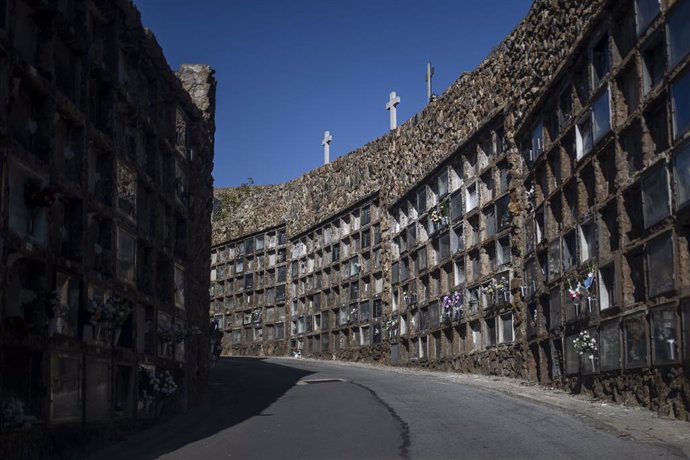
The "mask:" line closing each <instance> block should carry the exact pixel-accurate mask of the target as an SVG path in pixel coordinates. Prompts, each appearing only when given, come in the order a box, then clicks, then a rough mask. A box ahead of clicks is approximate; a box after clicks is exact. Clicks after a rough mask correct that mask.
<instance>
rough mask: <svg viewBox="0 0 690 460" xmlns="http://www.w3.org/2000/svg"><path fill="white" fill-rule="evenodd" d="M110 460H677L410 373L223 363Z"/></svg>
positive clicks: (614, 435) (511, 400)
mask: <svg viewBox="0 0 690 460" xmlns="http://www.w3.org/2000/svg"><path fill="white" fill-rule="evenodd" d="M93 458H94V459H96V460H109V459H118V460H120V459H126V460H135V459H152V458H164V459H176V460H177V459H180V460H181V459H204V460H210V459H224V458H238V459H394V458H405V459H407V458H409V459H475V458H481V459H490V458H491V459H493V458H496V459H503V458H506V459H508V458H509V459H521V458H529V459H560V458H563V459H584V458H608V459H652V458H685V457H684V456H683V455H682V452H681V451H679V450H678V449H677V448H674V447H671V446H669V445H663V444H658V443H657V444H653V443H641V442H637V441H634V440H632V439H630V438H628V437H622V436H621V433H620V432H617V431H616V429H613V428H611V427H610V425H605V424H602V423H597V421H596V419H592V418H588V417H581V416H578V415H577V414H574V413H569V412H568V411H567V410H563V409H560V408H557V407H554V406H551V405H546V404H542V403H540V402H539V401H530V400H526V399H524V398H519V397H514V396H511V395H509V394H505V393H504V392H498V391H495V390H492V389H486V388H482V387H479V386H476V385H466V384H462V383H460V382H454V381H449V380H448V379H443V378H440V377H435V376H430V375H428V374H420V373H415V372H405V373H400V372H391V371H388V370H385V369H374V368H367V367H361V366H346V365H343V364H338V363H328V362H315V361H302V360H298V359H258V358H256V359H253V358H224V359H221V360H220V361H219V362H218V364H217V365H216V367H215V369H214V370H213V375H212V388H211V399H210V401H209V403H208V404H205V405H203V406H201V407H198V408H196V409H195V410H193V411H192V412H191V413H190V414H188V415H185V416H179V417H176V418H174V419H172V420H169V421H167V422H164V423H162V424H161V425H159V426H156V427H154V428H151V429H149V430H147V431H145V432H142V433H139V434H137V435H135V436H132V437H130V438H129V439H127V440H126V441H124V442H122V443H120V444H117V445H114V446H112V447H110V448H108V449H105V450H103V451H101V452H99V453H98V454H97V455H95V456H94V457H93Z"/></svg>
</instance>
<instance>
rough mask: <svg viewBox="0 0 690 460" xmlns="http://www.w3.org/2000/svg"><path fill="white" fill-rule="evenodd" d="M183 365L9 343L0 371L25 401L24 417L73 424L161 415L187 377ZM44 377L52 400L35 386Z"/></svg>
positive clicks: (7, 391)
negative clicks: (181, 367)
mask: <svg viewBox="0 0 690 460" xmlns="http://www.w3.org/2000/svg"><path fill="white" fill-rule="evenodd" d="M178 367H179V365H178V364H176V363H173V362H166V361H163V362H161V363H155V364H154V363H153V362H151V361H149V363H147V364H139V365H138V366H137V365H136V364H135V363H134V362H127V361H126V360H117V361H115V362H112V361H111V359H110V358H109V357H104V356H97V355H91V354H86V355H84V354H82V353H73V352H61V351H52V352H45V353H43V352H40V351H39V352H36V351H35V350H19V349H13V348H7V349H6V350H5V352H4V355H3V363H2V367H1V368H0V372H2V375H3V388H2V389H3V394H4V395H5V396H7V397H9V398H16V399H17V400H18V401H21V402H22V403H23V406H24V415H25V417H26V418H25V420H49V421H50V422H52V423H65V422H68V423H74V422H80V421H87V422H98V421H106V420H112V419H123V418H132V417H134V416H136V417H137V418H146V417H153V416H156V415H158V414H160V413H161V411H163V410H164V408H165V407H166V406H167V405H169V404H173V402H172V401H173V400H174V398H173V396H174V395H175V393H176V391H177V389H178V386H179V385H181V384H182V382H183V381H184V380H185V379H184V373H183V371H181V370H179V369H178ZM45 381H49V382H51V386H50V389H51V398H49V401H46V398H45V396H44V395H43V394H42V392H41V391H37V390H36V389H37V388H41V387H42V385H45V384H44V383H42V382H45ZM46 402H48V404H47V405H46V404H45V403H46ZM5 421H6V422H7V421H8V420H7V419H5Z"/></svg>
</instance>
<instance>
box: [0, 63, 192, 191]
mask: <svg viewBox="0 0 690 460" xmlns="http://www.w3.org/2000/svg"><path fill="white" fill-rule="evenodd" d="M6 73H7V69H6V68H1V69H0V74H6ZM29 77H30V76H27V77H26V78H21V79H20V81H21V84H20V86H19V90H18V91H17V92H16V93H13V96H12V101H11V104H10V112H9V117H8V119H9V124H8V134H9V137H10V138H12V139H14V140H15V141H16V143H17V144H18V145H19V146H21V147H22V148H23V150H24V151H25V152H27V153H29V154H31V155H33V156H34V157H35V158H37V159H40V160H43V161H45V162H49V160H52V162H53V163H54V164H56V165H57V166H58V167H59V168H60V169H61V171H62V172H63V174H64V175H65V177H66V178H67V179H68V180H70V181H72V182H73V183H75V184H78V185H81V186H83V187H86V186H87V183H88V184H91V183H92V181H87V180H86V178H85V174H84V172H85V171H86V170H89V168H88V167H87V166H86V162H87V159H89V160H90V159H91V156H92V153H91V152H90V151H89V152H87V150H90V149H92V148H90V149H87V147H86V146H87V145H91V144H92V143H94V141H95V143H96V144H98V143H102V139H101V137H100V136H97V135H94V134H93V133H91V132H89V133H87V132H86V130H85V125H84V124H85V122H86V119H85V118H84V113H86V111H88V112H89V113H90V115H89V117H88V121H89V122H90V124H91V125H92V126H94V127H96V128H98V129H99V130H100V131H102V132H103V133H104V134H106V135H107V136H115V137H116V138H117V142H116V143H115V144H111V143H110V142H109V141H108V140H106V141H105V145H104V146H103V147H105V148H108V149H114V148H117V150H118V152H119V153H120V154H121V156H122V157H123V158H128V160H129V161H130V162H131V163H132V164H137V165H139V166H140V169H141V171H142V173H146V174H147V175H148V176H149V177H150V178H151V179H152V180H153V181H155V182H156V183H159V184H161V185H162V186H166V187H168V188H169V189H170V191H172V190H173V189H178V188H179V189H180V193H184V192H185V186H186V173H185V171H184V168H185V167H186V161H185V160H193V158H194V145H195V143H196V139H195V138H194V134H198V133H195V132H194V130H192V127H191V124H190V121H189V118H188V117H187V115H186V114H185V113H184V111H183V110H182V109H181V108H179V107H176V106H174V105H165V106H163V107H161V114H160V115H158V116H156V117H155V118H154V119H155V120H157V122H158V126H154V125H152V123H151V119H148V118H142V117H141V116H131V115H130V114H129V112H128V111H127V109H126V108H125V107H122V105H121V104H119V103H116V99H115V97H114V94H113V89H112V87H109V86H107V85H106V84H104V83H102V82H99V81H95V80H94V81H91V82H90V87H89V94H90V97H89V107H88V108H84V109H83V110H84V113H82V112H81V111H79V110H75V109H74V107H71V106H69V105H66V104H65V102H64V100H63V99H61V98H56V99H55V102H56V105H55V106H54V105H53V104H52V103H51V101H52V99H51V98H50V97H49V89H48V88H41V85H40V84H37V83H36V82H31V81H30V78H29ZM171 91H172V89H171ZM163 109H164V110H163ZM116 111H117V112H118V113H117V116H115V112H116ZM53 131H54V132H53ZM86 134H88V136H90V137H93V138H90V139H88V140H87V139H86V138H85V135H86ZM51 139H54V141H51ZM87 141H88V143H87ZM170 150H175V151H176V152H177V154H175V157H176V158H177V160H176V161H175V162H174V161H172V157H173V154H172V152H170ZM51 152H52V153H54V155H52V158H51ZM180 160H181V161H180ZM176 163H177V164H176ZM173 169H174V170H173ZM89 171H90V170H89ZM173 182H174V183H173Z"/></svg>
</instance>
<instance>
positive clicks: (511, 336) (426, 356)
mask: <svg viewBox="0 0 690 460" xmlns="http://www.w3.org/2000/svg"><path fill="white" fill-rule="evenodd" d="M438 321H440V323H439V322H438ZM384 336H387V337H389V340H390V341H392V342H393V344H394V345H391V346H395V344H397V345H398V347H397V348H398V353H399V354H400V356H399V357H400V360H401V361H403V362H406V361H414V360H430V361H431V360H439V359H443V358H456V357H459V356H463V355H467V354H469V353H477V352H482V351H486V350H492V349H494V350H495V349H496V348H497V347H500V346H509V345H512V344H513V341H514V340H515V326H514V321H513V313H512V312H504V313H501V314H495V315H492V316H488V317H485V318H481V319H475V320H471V321H463V322H460V323H456V324H451V322H450V321H449V320H445V319H444V318H443V317H440V318H439V317H437V315H434V314H433V313H432V312H431V311H429V312H427V313H426V314H422V312H421V311H420V312H416V313H415V314H414V315H411V316H408V317H407V318H404V317H400V318H399V319H398V320H397V322H394V325H393V326H392V327H387V328H385V329H384Z"/></svg>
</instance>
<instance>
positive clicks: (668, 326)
mask: <svg viewBox="0 0 690 460" xmlns="http://www.w3.org/2000/svg"><path fill="white" fill-rule="evenodd" d="M650 322H651V331H652V362H653V364H655V365H659V364H669V363H676V362H678V361H679V358H680V353H679V349H678V347H679V343H678V317H677V315H676V312H675V308H673V307H661V308H658V309H655V310H653V311H652V312H651V314H650Z"/></svg>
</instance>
